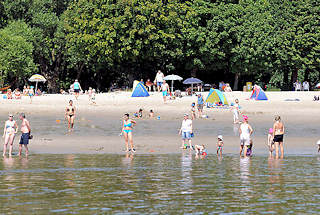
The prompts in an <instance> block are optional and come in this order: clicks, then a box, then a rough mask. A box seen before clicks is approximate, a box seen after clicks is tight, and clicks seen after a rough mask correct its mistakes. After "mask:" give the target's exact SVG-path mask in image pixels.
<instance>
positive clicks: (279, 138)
mask: <svg viewBox="0 0 320 215" xmlns="http://www.w3.org/2000/svg"><path fill="white" fill-rule="evenodd" d="M283 135H284V125H283V123H282V122H281V117H280V116H276V117H275V123H274V124H273V142H274V145H275V149H276V158H279V146H280V151H281V158H283Z"/></svg>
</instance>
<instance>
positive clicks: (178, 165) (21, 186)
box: [0, 153, 320, 214]
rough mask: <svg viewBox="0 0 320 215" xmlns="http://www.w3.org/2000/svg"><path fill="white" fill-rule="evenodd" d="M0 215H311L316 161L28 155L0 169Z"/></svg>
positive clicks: (316, 196) (319, 163)
mask: <svg viewBox="0 0 320 215" xmlns="http://www.w3.org/2000/svg"><path fill="white" fill-rule="evenodd" d="M0 178H1V183H0V205H1V207H0V214H48V213H52V214H54V213H57V214H71V213H72V214H106V213H107V214H109V213H112V214H117V213H119V214H188V213H192V214H289V213H291V214H313V213H314V214H316V213H319V211H320V204H319V202H320V193H319V191H320V157H317V156H294V155H292V156H288V157H286V158H284V159H283V160H273V159H268V158H267V157H262V156H261V157H260V156H257V157H252V158H250V159H240V158H239V157H238V156H235V155H225V156H224V157H223V158H222V159H218V158H217V157H216V156H213V155H211V156H208V157H207V158H205V159H196V158H195V156H194V155H192V154H190V153H183V154H170V155H165V154H164V155H134V156H133V155H110V154H109V155H104V154H102V155H72V154H71V155H32V156H30V157H29V158H28V159H26V158H18V157H13V158H5V159H3V160H1V163H0Z"/></svg>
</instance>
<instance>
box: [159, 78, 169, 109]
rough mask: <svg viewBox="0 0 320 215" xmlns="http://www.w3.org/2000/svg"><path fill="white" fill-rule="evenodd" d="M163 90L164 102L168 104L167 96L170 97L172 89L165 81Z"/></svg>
mask: <svg viewBox="0 0 320 215" xmlns="http://www.w3.org/2000/svg"><path fill="white" fill-rule="evenodd" d="M161 90H162V96H163V102H164V103H166V101H167V96H168V95H170V88H169V85H168V84H167V83H166V81H165V80H163V84H162V86H161Z"/></svg>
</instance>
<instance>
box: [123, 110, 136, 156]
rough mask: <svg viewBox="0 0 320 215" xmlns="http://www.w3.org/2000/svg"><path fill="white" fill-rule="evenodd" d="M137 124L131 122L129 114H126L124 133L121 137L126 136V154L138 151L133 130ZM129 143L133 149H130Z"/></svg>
mask: <svg viewBox="0 0 320 215" xmlns="http://www.w3.org/2000/svg"><path fill="white" fill-rule="evenodd" d="M136 124H137V123H136V121H134V120H131V119H130V118H129V114H128V113H126V114H124V117H123V126H122V132H121V134H120V135H123V136H124V141H125V143H126V152H129V151H132V152H135V151H136V150H135V149H134V146H133V136H132V128H133V126H135V125H136ZM129 143H130V147H131V149H129Z"/></svg>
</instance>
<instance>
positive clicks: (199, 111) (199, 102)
mask: <svg viewBox="0 0 320 215" xmlns="http://www.w3.org/2000/svg"><path fill="white" fill-rule="evenodd" d="M203 103H204V100H203V97H202V95H201V94H200V93H199V94H198V114H199V118H201V117H202V111H203Z"/></svg>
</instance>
